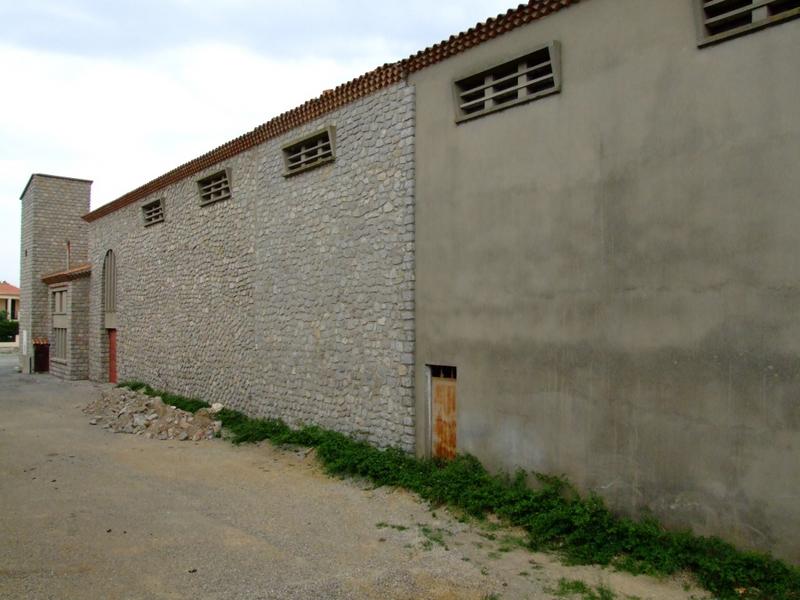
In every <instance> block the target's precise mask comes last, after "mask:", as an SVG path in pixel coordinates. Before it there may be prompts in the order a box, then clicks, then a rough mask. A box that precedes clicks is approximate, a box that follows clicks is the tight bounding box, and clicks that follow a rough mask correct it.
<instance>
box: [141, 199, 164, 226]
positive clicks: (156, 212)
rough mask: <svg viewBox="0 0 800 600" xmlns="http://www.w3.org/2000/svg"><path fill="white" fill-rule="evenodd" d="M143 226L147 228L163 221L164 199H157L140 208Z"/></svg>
mask: <svg viewBox="0 0 800 600" xmlns="http://www.w3.org/2000/svg"><path fill="white" fill-rule="evenodd" d="M142 219H143V220H144V226H145V227H149V226H150V225H155V224H156V223H161V222H162V221H163V220H164V199H163V198H159V199H158V200H154V201H153V202H148V203H147V204H145V205H144V206H142Z"/></svg>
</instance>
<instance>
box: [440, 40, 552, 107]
mask: <svg viewBox="0 0 800 600" xmlns="http://www.w3.org/2000/svg"><path fill="white" fill-rule="evenodd" d="M520 80H521V81H520ZM561 85H562V81H561V44H560V43H559V42H558V41H557V40H553V41H550V42H548V43H546V44H540V45H539V46H535V47H533V48H531V49H530V50H529V51H527V52H526V53H525V54H522V55H516V56H513V57H510V58H508V59H506V60H501V61H499V62H498V61H495V62H493V63H492V64H489V65H485V66H481V67H479V68H477V69H473V70H472V71H471V72H469V73H465V74H464V75H462V76H460V77H456V78H455V79H454V80H453V82H452V85H451V87H452V90H453V104H454V107H455V113H456V123H464V122H466V121H470V120H472V119H477V118H480V117H483V116H485V115H488V114H491V113H495V112H499V111H501V110H506V109H507V108H511V107H513V106H519V105H520V104H527V103H528V102H532V101H534V100H538V99H540V98H544V97H546V96H551V95H553V94H558V93H559V92H561ZM497 88H500V89H497ZM487 105H488V106H487ZM472 107H474V108H475V110H471V108H472Z"/></svg>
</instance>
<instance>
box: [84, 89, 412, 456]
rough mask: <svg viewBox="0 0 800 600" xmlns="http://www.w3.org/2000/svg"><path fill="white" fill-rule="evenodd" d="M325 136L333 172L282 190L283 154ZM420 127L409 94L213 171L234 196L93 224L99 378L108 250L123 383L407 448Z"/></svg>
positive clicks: (380, 97) (187, 186) (182, 187)
mask: <svg viewBox="0 0 800 600" xmlns="http://www.w3.org/2000/svg"><path fill="white" fill-rule="evenodd" d="M328 125H333V126H334V127H335V128H336V160H335V161H334V162H333V163H331V164H328V165H325V166H322V167H319V168H317V169H313V170H311V171H307V172H304V173H302V174H298V175H295V176H292V177H288V178H285V177H284V176H283V172H284V164H283V158H282V153H281V146H282V145H283V144H285V143H287V142H289V141H292V140H294V139H295V138H298V137H302V136H303V135H305V134H307V133H311V132H314V131H316V130H318V129H320V128H322V127H325V126H328ZM413 126H414V98H413V89H412V88H411V87H410V86H407V85H405V84H400V85H397V86H394V87H391V88H388V89H385V90H383V91H380V92H378V93H376V94H374V95H372V96H369V97H367V98H363V99H361V100H359V101H357V102H354V103H353V104H351V105H349V106H347V107H345V108H343V109H340V110H338V111H336V112H334V113H331V114H330V115H327V116H326V117H324V118H322V119H320V120H319V121H316V122H313V123H309V124H307V125H306V126H304V127H302V128H300V129H297V130H295V131H293V132H291V133H290V134H288V135H287V136H285V137H283V138H280V139H275V140H271V141H270V142H267V143H265V144H263V145H261V146H258V147H256V148H253V149H252V150H249V151H247V152H245V153H243V154H240V155H238V156H237V157H235V158H234V159H232V160H231V161H229V162H227V163H225V164H222V165H219V166H218V167H214V168H210V169H208V171H207V173H206V174H212V173H214V172H215V171H217V170H218V168H220V167H228V168H230V169H231V180H232V185H233V194H232V198H231V199H229V200H225V201H222V202H218V203H215V204H212V205H209V206H205V207H201V206H199V202H198V196H197V186H196V179H192V180H186V181H183V182H181V183H180V184H176V185H174V186H171V187H169V188H167V189H165V190H162V192H161V193H158V194H155V195H153V196H151V197H149V198H145V199H143V200H142V201H141V202H139V203H137V204H135V205H131V206H128V207H126V208H123V209H121V210H119V211H117V212H114V213H111V214H110V215H108V216H105V217H103V218H101V219H99V220H97V221H94V222H93V223H91V224H90V231H91V234H90V239H91V251H90V253H91V261H92V265H93V276H92V293H91V303H92V309H91V331H92V334H91V344H92V349H91V361H90V362H91V378H92V379H95V380H104V379H106V377H107V369H108V366H107V348H106V345H107V342H106V339H105V330H104V328H103V319H102V311H101V305H102V276H101V274H102V265H103V259H104V256H105V253H106V252H107V251H108V250H109V249H111V250H113V251H114V252H115V256H116V261H117V262H116V264H117V277H118V284H117V285H118V290H117V311H116V318H117V329H118V333H117V344H118V354H117V363H118V372H119V378H120V380H124V379H138V380H142V381H146V382H148V383H150V384H151V385H154V386H158V387H162V388H165V389H169V390H171V391H175V392H179V393H182V394H187V395H193V396H197V397H200V398H203V399H204V400H207V401H209V402H215V401H220V402H223V403H224V404H225V405H226V406H230V407H233V408H237V409H240V410H244V411H246V412H247V413H248V414H251V415H256V416H269V417H280V418H283V419H285V420H287V421H289V422H290V423H293V424H297V423H300V422H304V423H315V424H320V425H324V426H326V427H330V428H333V429H336V430H339V431H343V432H347V433H355V434H358V435H360V436H361V437H363V438H365V439H369V440H371V441H373V442H374V443H376V444H378V445H381V446H386V445H393V446H400V447H403V448H406V449H408V450H411V449H413V445H414V427H413V414H414V406H413V362H414V360H413V341H414V304H413V293H414V234H413V219H414V214H413V206H414V195H413V193H414V189H413V177H414V165H413V158H414V146H413ZM203 175H204V174H201V175H199V176H198V179H199V178H201V177H202V176H203ZM158 197H163V198H164V199H165V214H166V221H165V222H164V223H160V224H156V225H153V226H150V227H147V228H145V227H143V225H142V221H141V205H142V204H144V203H147V202H148V201H150V200H152V199H155V198H158Z"/></svg>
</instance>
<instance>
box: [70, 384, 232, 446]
mask: <svg viewBox="0 0 800 600" xmlns="http://www.w3.org/2000/svg"><path fill="white" fill-rule="evenodd" d="M220 410H222V405H221V404H215V405H213V406H212V407H211V408H202V409H200V410H198V411H197V412H196V413H195V414H192V413H190V412H186V411H185V410H181V409H179V408H175V407H174V406H169V405H168V404H164V402H163V401H162V400H161V398H160V397H158V396H147V395H146V394H142V393H139V392H134V391H132V390H129V389H126V388H113V389H109V390H103V393H102V395H101V397H100V398H98V399H97V400H93V401H92V402H90V403H89V405H88V406H86V408H84V409H83V412H85V413H86V414H89V415H91V419H90V420H89V424H90V425H102V426H103V427H105V428H106V429H110V430H111V431H113V432H114V433H133V434H135V435H142V436H144V437H146V438H148V439H159V440H180V441H185V440H191V441H193V442H197V441H199V440H203V439H211V438H213V437H214V436H215V435H216V434H217V433H219V431H220V429H221V428H222V422H221V421H217V420H215V415H216V413H218V412H219V411H220Z"/></svg>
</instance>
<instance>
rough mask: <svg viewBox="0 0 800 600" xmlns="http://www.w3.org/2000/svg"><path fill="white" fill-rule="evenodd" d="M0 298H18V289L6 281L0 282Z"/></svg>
mask: <svg viewBox="0 0 800 600" xmlns="http://www.w3.org/2000/svg"><path fill="white" fill-rule="evenodd" d="M0 296H19V288H18V287H17V286H15V285H11V284H10V283H8V282H7V281H0Z"/></svg>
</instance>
